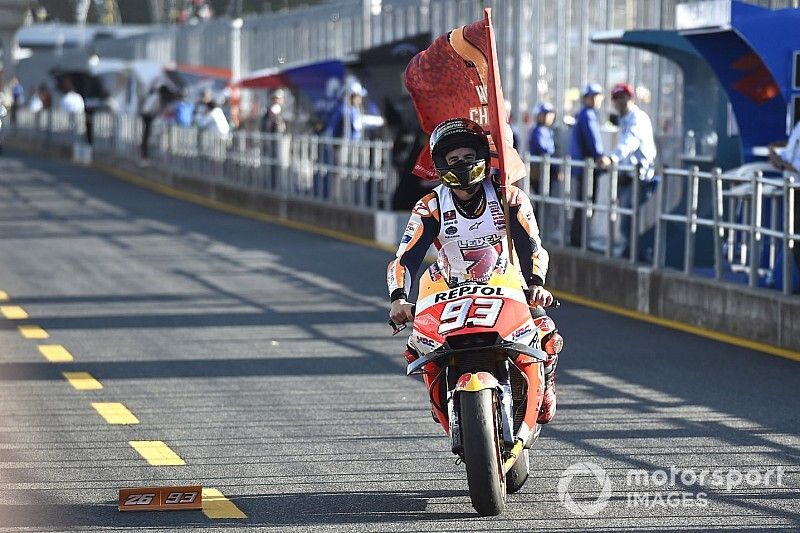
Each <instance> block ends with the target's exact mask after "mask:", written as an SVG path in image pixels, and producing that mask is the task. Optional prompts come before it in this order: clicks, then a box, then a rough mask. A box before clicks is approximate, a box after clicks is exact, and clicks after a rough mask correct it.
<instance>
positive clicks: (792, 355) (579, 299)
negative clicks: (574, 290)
mask: <svg viewBox="0 0 800 533" xmlns="http://www.w3.org/2000/svg"><path fill="white" fill-rule="evenodd" d="M552 293H553V294H554V295H555V296H556V297H557V298H559V299H561V300H565V301H568V302H574V303H576V304H580V305H584V306H586V307H591V308H593V309H599V310H601V311H605V312H607V313H613V314H615V315H621V316H624V317H627V318H633V319H635V320H640V321H642V322H647V323H649V324H656V325H658V326H662V327H665V328H670V329H677V330H678V331H683V332H685V333H691V334H693V335H698V336H700V337H706V338H707V339H713V340H715V341H719V342H724V343H726V344H733V345H734V346H739V347H741V348H748V349H750V350H756V351H758V352H764V353H768V354H770V355H777V356H779V357H784V358H786V359H791V360H793V361H800V352H795V351H793V350H787V349H785V348H778V347H777V346H770V345H768V344H764V343H761V342H756V341H752V340H750V339H744V338H742V337H736V336H734V335H728V334H727V333H720V332H718V331H711V330H709V329H705V328H701V327H698V326H692V325H691V324H685V323H683V322H678V321H677V320H670V319H668V318H661V317H657V316H653V315H648V314H646V313H642V312H641V311H634V310H632V309H626V308H624V307H619V306H616V305H612V304H607V303H603V302H598V301H595V300H590V299H589V298H584V297H583V296H576V295H574V294H569V293H566V292H561V291H552Z"/></svg>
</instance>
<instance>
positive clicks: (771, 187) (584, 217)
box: [522, 156, 800, 294]
mask: <svg viewBox="0 0 800 533" xmlns="http://www.w3.org/2000/svg"><path fill="white" fill-rule="evenodd" d="M528 162H529V164H530V165H531V167H530V168H531V170H532V172H531V175H532V176H534V178H532V182H531V183H529V182H527V181H525V182H523V183H522V186H523V188H526V190H528V191H529V194H530V196H531V200H532V202H533V203H534V206H535V207H536V211H537V219H538V220H539V225H540V230H541V233H542V236H543V239H544V240H545V241H549V242H555V243H557V244H559V245H561V246H573V247H579V248H580V249H582V250H583V251H590V252H591V251H596V252H599V253H603V254H604V255H605V256H606V257H609V258H611V257H617V258H620V259H623V260H625V261H629V262H631V263H643V264H649V265H651V266H652V267H653V268H654V269H665V268H678V269H679V270H681V271H683V272H684V273H685V274H687V275H705V276H708V277H712V278H713V279H715V280H729V281H736V279H737V277H739V278H741V277H744V281H745V282H746V283H747V284H748V285H749V286H750V287H757V286H761V287H772V288H776V287H777V288H780V290H782V291H783V293H784V294H790V293H791V292H792V288H793V277H792V276H793V272H794V270H795V268H796V267H795V264H794V257H793V255H794V253H795V247H796V246H800V242H799V241H800V233H797V225H796V221H795V216H796V213H797V212H796V210H795V206H796V203H795V202H797V201H800V198H798V195H799V194H800V192H798V189H800V180H798V177H797V176H794V175H789V174H785V175H779V174H778V173H777V172H771V173H772V174H773V175H772V176H768V175H765V172H766V171H767V169H768V167H769V166H768V165H747V166H745V167H742V168H741V169H738V170H737V171H733V172H726V173H723V172H722V171H721V170H720V169H713V170H712V171H710V172H701V171H700V170H699V168H698V167H696V166H695V167H692V168H690V169H675V168H664V169H663V170H662V171H661V172H659V173H658V175H657V176H656V179H655V180H652V181H651V180H642V179H628V178H633V177H634V176H639V173H640V169H638V168H634V167H629V166H616V165H613V166H611V167H610V168H608V169H605V170H600V169H598V168H597V167H596V166H595V164H594V162H593V161H592V160H587V161H573V160H570V159H569V158H550V157H533V156H532V157H529V159H528ZM576 175H577V176H580V179H575V178H576ZM598 185H599V186H598ZM701 200H705V201H704V202H701ZM702 204H704V205H702ZM576 218H577V221H578V222H575V221H574V219H576ZM626 219H627V221H626V222H627V223H625V224H623V221H624V220H626ZM570 220H573V222H572V225H571V226H570V224H568V223H569V222H570ZM676 224H677V225H678V226H679V230H678V231H668V229H669V227H670V225H676ZM576 227H577V228H579V231H580V234H579V235H577V234H576V232H575V231H574V229H575V228H576ZM570 228H571V229H572V230H573V231H571V232H570V231H569V229H570ZM701 228H707V230H708V233H709V235H708V237H709V238H708V239H706V241H710V243H711V245H710V247H707V248H703V247H702V244H699V243H698V231H699V230H700V229H701ZM648 233H651V234H652V240H650V238H646V237H647V234H648ZM644 241H647V242H649V244H648V246H647V247H646V249H642V244H643V242H644ZM698 247H701V250H698ZM698 251H702V252H704V253H705V255H706V256H708V258H707V259H706V260H705V261H698V260H697V256H698ZM779 260H780V263H779V262H778V261H779ZM676 263H678V264H676ZM776 271H777V272H778V273H779V277H777V278H776ZM737 275H738V276H737Z"/></svg>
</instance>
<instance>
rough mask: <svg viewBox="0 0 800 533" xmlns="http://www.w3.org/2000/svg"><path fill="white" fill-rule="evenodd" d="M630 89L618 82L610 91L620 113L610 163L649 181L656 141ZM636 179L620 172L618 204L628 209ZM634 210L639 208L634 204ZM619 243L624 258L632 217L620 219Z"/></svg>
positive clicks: (617, 251) (643, 192) (641, 197)
mask: <svg viewBox="0 0 800 533" xmlns="http://www.w3.org/2000/svg"><path fill="white" fill-rule="evenodd" d="M633 98H634V91H633V87H631V86H630V85H628V84H627V83H618V84H616V85H615V86H614V87H613V88H612V89H611V104H612V105H613V106H614V109H615V110H616V111H617V113H619V117H620V118H619V138H618V141H617V146H616V147H615V148H614V151H613V152H612V153H611V155H610V157H611V161H612V162H613V163H615V164H618V165H630V166H633V167H636V168H637V169H638V172H639V175H638V179H639V180H641V181H640V183H641V182H650V181H651V180H652V179H653V176H654V173H655V159H656V153H657V152H656V141H655V138H654V136H653V123H652V122H651V120H650V117H649V116H648V115H647V113H645V112H644V111H643V110H642V109H641V108H640V107H639V106H637V105H636V104H635V103H634V101H633ZM636 178H637V176H636V175H635V174H634V173H631V172H629V171H621V172H620V173H619V178H618V179H619V181H618V183H619V196H618V199H619V205H620V207H625V208H629V207H631V205H632V200H633V180H634V179H636ZM646 192H647V191H646V190H645V189H640V193H639V204H641V203H642V202H643V201H644V200H646V199H647V196H646ZM635 208H636V209H638V208H639V206H638V205H637V206H636V207H635ZM619 227H620V237H621V238H620V241H621V242H622V244H621V245H620V246H618V247H616V249H615V255H621V256H627V255H628V254H629V249H630V242H629V241H630V230H631V217H629V216H622V217H621V218H620V224H619Z"/></svg>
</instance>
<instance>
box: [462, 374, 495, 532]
mask: <svg viewBox="0 0 800 533" xmlns="http://www.w3.org/2000/svg"><path fill="white" fill-rule="evenodd" d="M459 403H460V406H461V409H460V412H461V418H460V420H461V438H462V442H463V445H464V463H465V465H466V467H467V484H468V485H469V497H470V500H472V506H473V507H474V508H475V510H476V511H477V512H478V514H479V515H481V516H495V515H499V514H500V513H502V512H503V509H504V508H505V506H506V488H505V479H504V477H503V470H502V462H501V461H502V459H501V457H500V438H499V435H498V432H497V418H496V417H497V408H496V400H495V395H494V392H493V391H491V390H489V389H484V390H482V391H478V392H469V393H462V394H461V397H460V398H459Z"/></svg>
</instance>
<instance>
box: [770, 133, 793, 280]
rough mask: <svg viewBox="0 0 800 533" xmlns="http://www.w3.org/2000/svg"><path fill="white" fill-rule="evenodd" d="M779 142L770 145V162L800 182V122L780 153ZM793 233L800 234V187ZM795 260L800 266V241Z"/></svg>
mask: <svg viewBox="0 0 800 533" xmlns="http://www.w3.org/2000/svg"><path fill="white" fill-rule="evenodd" d="M776 146H778V144H770V146H769V162H770V163H772V165H773V166H774V167H775V168H777V169H778V170H782V171H783V172H784V175H785V176H786V175H788V176H794V178H795V183H800V122H798V123H797V124H795V125H794V128H792V132H791V133H790V134H789V141H788V142H787V143H786V147H785V148H784V149H783V151H782V152H781V153H780V154H778V152H777V151H776V150H775V147H776ZM792 233H794V234H800V189H795V190H794V227H793V228H792ZM793 251H794V260H795V263H797V268H800V241H795V242H794V248H793Z"/></svg>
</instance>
